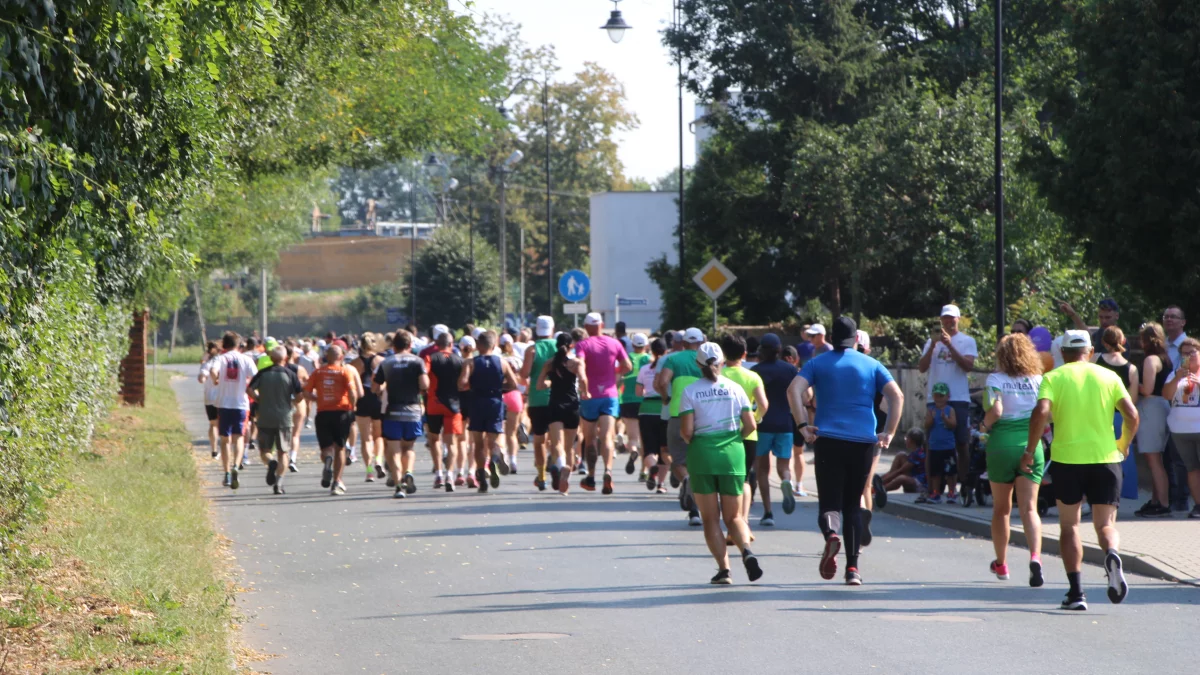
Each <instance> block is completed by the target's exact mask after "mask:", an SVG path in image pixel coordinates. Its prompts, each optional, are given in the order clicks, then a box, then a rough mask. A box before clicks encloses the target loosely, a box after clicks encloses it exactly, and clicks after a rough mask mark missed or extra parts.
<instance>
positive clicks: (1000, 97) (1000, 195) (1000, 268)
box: [994, 0, 1007, 340]
mask: <svg viewBox="0 0 1200 675" xmlns="http://www.w3.org/2000/svg"><path fill="white" fill-rule="evenodd" d="M1003 47H1004V0H996V82H995V85H994V86H995V88H996V339H997V340H999V339H1000V338H1002V337H1004V324H1005V323H1007V321H1006V319H1005V316H1004V314H1005V310H1006V309H1007V308H1006V307H1005V305H1004V155H1003V150H1004V146H1003V137H1002V135H1001V122H1002V118H1001V114H1002V106H1003V104H1004V52H1003Z"/></svg>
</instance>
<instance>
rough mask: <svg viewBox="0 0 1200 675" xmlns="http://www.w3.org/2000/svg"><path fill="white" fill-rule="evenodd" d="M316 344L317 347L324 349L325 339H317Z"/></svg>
mask: <svg viewBox="0 0 1200 675" xmlns="http://www.w3.org/2000/svg"><path fill="white" fill-rule="evenodd" d="M317 346H318V347H320V348H321V349H325V347H326V345H325V341H324V340H317Z"/></svg>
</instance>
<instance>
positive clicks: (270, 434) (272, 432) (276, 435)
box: [258, 427, 292, 452]
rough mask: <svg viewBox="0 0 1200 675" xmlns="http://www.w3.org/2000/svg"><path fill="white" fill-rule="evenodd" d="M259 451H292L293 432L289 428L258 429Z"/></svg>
mask: <svg viewBox="0 0 1200 675" xmlns="http://www.w3.org/2000/svg"><path fill="white" fill-rule="evenodd" d="M258 449H259V450H260V451H262V452H270V451H272V450H278V451H280V452H291V451H292V430H291V428H289V427H285V428H282V429H263V428H262V427H259V428H258Z"/></svg>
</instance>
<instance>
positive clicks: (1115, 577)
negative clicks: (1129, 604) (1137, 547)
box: [1104, 552, 1129, 605]
mask: <svg viewBox="0 0 1200 675" xmlns="http://www.w3.org/2000/svg"><path fill="white" fill-rule="evenodd" d="M1104 571H1105V573H1107V575H1108V599H1109V601H1110V602H1112V603H1113V604H1114V605H1118V604H1120V603H1121V601H1122V600H1124V599H1125V596H1127V595H1129V584H1127V583H1125V572H1124V571H1123V570H1122V565H1121V556H1119V555H1117V554H1115V553H1111V552H1110V553H1109V554H1108V555H1106V556H1104Z"/></svg>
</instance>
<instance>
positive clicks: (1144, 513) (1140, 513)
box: [1133, 499, 1171, 518]
mask: <svg viewBox="0 0 1200 675" xmlns="http://www.w3.org/2000/svg"><path fill="white" fill-rule="evenodd" d="M1133 515H1135V516H1137V517H1138V518H1169V517H1170V516H1171V509H1169V508H1167V507H1165V506H1163V505H1162V504H1159V503H1158V502H1156V501H1154V500H1153V499H1151V500H1150V501H1148V502H1146V503H1145V504H1142V506H1141V508H1139V509H1138V510H1137V511H1134V512H1133Z"/></svg>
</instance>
